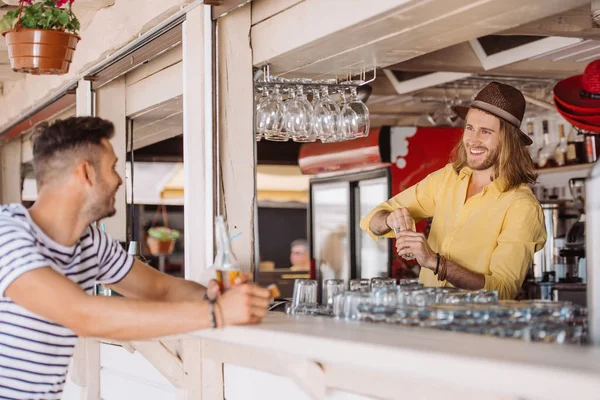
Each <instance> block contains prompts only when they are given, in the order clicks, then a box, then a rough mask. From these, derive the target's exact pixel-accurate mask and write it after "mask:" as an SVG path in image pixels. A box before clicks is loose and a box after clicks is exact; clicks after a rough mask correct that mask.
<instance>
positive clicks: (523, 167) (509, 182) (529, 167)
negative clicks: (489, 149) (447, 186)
mask: <svg viewBox="0 0 600 400" xmlns="http://www.w3.org/2000/svg"><path fill="white" fill-rule="evenodd" d="M521 135H522V133H521V132H520V131H519V130H518V129H517V128H515V127H514V126H513V125H511V124H509V123H508V122H505V121H504V120H502V119H500V149H499V154H498V161H497V163H496V165H495V171H496V176H495V177H494V178H495V179H497V178H499V177H501V178H502V179H503V180H504V187H503V188H502V191H504V192H506V191H509V190H511V189H516V188H518V187H519V186H520V185H522V184H527V185H533V184H535V182H536V180H537V174H536V173H535V166H534V164H533V161H532V160H531V156H530V155H529V151H528V150H527V147H525V146H524V145H523V143H522V142H521ZM451 161H452V166H453V167H454V170H455V171H456V172H459V171H460V170H461V169H462V168H464V167H466V166H467V165H468V164H467V150H466V149H465V145H464V143H463V140H462V137H461V139H460V140H459V142H458V143H457V144H456V146H455V147H454V150H452V156H451Z"/></svg>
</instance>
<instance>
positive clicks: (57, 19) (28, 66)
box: [0, 0, 80, 75]
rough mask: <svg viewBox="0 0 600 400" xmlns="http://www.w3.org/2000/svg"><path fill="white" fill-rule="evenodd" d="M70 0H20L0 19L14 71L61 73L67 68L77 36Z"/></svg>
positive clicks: (77, 23)
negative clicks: (35, 0)
mask: <svg viewBox="0 0 600 400" xmlns="http://www.w3.org/2000/svg"><path fill="white" fill-rule="evenodd" d="M73 1H74V0H44V1H39V2H33V1H32V0H21V1H20V2H19V9H18V10H14V11H9V12H8V13H6V14H5V16H4V17H3V19H2V20H1V21H0V26H1V28H2V30H3V31H4V32H3V36H4V37H5V38H6V45H7V48H8V56H9V58H10V64H11V67H12V69H13V71H15V72H24V73H29V74H33V75H62V74H66V73H67V72H69V66H70V65H71V62H72V60H73V54H74V53H75V49H76V47H77V42H79V40H80V38H79V36H77V31H78V30H79V21H78V20H77V17H75V15H74V14H73V12H72V10H71V5H72V3H73Z"/></svg>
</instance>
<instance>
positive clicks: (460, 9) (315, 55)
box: [251, 0, 589, 76]
mask: <svg viewBox="0 0 600 400" xmlns="http://www.w3.org/2000/svg"><path fill="white" fill-rule="evenodd" d="M317 3H318V4H317ZM584 4H589V0H572V1H569V2H565V1H564V0H534V1H527V2H524V1H522V0H482V1H477V2H473V1H471V0H452V1H447V0H431V1H420V0H411V1H408V0H405V1H402V0H396V1H392V0H381V1H377V2H369V4H368V6H366V4H365V2H364V1H362V0H330V1H327V2H320V1H318V0H305V1H304V2H302V3H300V4H298V5H297V6H295V7H293V8H291V9H289V10H287V11H285V12H282V13H280V14H278V15H276V16H274V17H272V18H269V19H267V20H265V21H264V22H262V23H259V24H257V25H255V26H254V27H253V28H252V35H251V36H252V47H253V50H254V64H255V65H257V66H258V65H262V64H264V63H267V62H268V63H270V64H271V66H272V71H273V72H274V73H278V74H288V75H290V76H291V75H298V76H332V75H333V76H335V74H336V73H337V74H340V73H345V72H346V71H347V69H348V67H349V66H351V65H354V66H355V67H354V68H355V70H358V69H359V67H360V66H361V64H362V65H364V66H365V67H367V68H368V67H372V66H378V67H385V66H388V65H391V64H396V63H398V62H402V61H405V60H408V59H410V58H414V57H417V56H419V55H423V54H426V53H429V52H431V51H435V50H438V49H440V48H444V47H448V46H452V45H454V44H457V43H461V42H464V41H467V40H470V39H473V38H475V37H480V36H484V35H489V34H493V33H496V32H499V31H503V30H506V29H509V28H512V27H515V26H519V25H521V24H524V23H527V22H529V21H532V20H534V19H539V18H543V17H547V16H550V15H554V14H556V13H559V12H564V11H566V10H568V9H570V8H573V7H577V6H582V5H584ZM475 21H476V23H475ZM307 27H310V29H307Z"/></svg>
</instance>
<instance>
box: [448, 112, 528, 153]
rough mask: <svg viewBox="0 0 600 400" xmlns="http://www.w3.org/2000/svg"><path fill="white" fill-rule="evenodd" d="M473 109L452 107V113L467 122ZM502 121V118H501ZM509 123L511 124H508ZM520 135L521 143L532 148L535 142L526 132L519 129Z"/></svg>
mask: <svg viewBox="0 0 600 400" xmlns="http://www.w3.org/2000/svg"><path fill="white" fill-rule="evenodd" d="M470 109H471V107H467V106H452V111H454V113H455V114H456V115H458V116H459V117H460V118H462V119H463V120H465V121H466V120H467V114H468V113H469V110H470ZM484 112H486V113H488V114H489V112H488V111H484ZM495 117H497V118H500V117H498V116H497V115H495ZM500 119H502V118H500ZM507 123H509V122H507ZM519 133H520V134H521V135H520V136H519V137H520V138H521V141H522V142H523V144H524V145H525V146H531V145H532V144H533V140H531V138H530V137H529V135H527V134H526V133H525V132H523V131H522V130H521V129H520V128H519Z"/></svg>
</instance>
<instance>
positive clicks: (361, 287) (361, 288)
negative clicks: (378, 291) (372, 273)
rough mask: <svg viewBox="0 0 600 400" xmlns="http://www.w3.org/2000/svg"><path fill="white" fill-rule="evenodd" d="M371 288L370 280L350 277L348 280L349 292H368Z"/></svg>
mask: <svg viewBox="0 0 600 400" xmlns="http://www.w3.org/2000/svg"><path fill="white" fill-rule="evenodd" d="M369 290H371V282H370V281H369V280H368V279H352V280H351V281H350V291H351V292H368V291H369Z"/></svg>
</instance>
